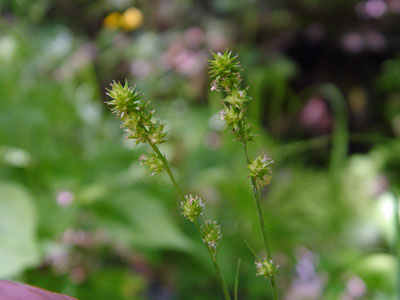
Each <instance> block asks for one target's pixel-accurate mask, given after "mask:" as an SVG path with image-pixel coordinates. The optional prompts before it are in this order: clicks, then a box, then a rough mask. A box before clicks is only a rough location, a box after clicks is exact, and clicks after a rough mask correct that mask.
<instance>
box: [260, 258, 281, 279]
mask: <svg viewBox="0 0 400 300" xmlns="http://www.w3.org/2000/svg"><path fill="white" fill-rule="evenodd" d="M254 263H255V265H256V269H257V273H256V275H257V276H263V277H264V278H269V277H272V276H273V275H274V274H275V272H276V270H277V269H278V268H279V266H275V265H274V263H273V262H272V260H270V261H268V260H267V259H263V260H256V261H255V262H254Z"/></svg>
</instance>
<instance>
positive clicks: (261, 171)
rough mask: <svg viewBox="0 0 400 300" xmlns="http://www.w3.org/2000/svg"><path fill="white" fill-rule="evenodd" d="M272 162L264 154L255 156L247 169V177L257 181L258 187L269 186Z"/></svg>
mask: <svg viewBox="0 0 400 300" xmlns="http://www.w3.org/2000/svg"><path fill="white" fill-rule="evenodd" d="M273 163H274V161H273V160H272V159H271V158H269V157H268V156H267V155H266V154H265V153H263V154H261V155H259V156H257V158H256V159H255V160H253V161H252V162H251V163H250V164H249V165H248V166H247V168H248V169H249V176H250V177H253V178H255V179H256V180H257V182H258V183H259V184H260V185H267V184H270V182H271V178H272V168H271V165H272V164H273Z"/></svg>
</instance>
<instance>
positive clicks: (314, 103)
mask: <svg viewBox="0 0 400 300" xmlns="http://www.w3.org/2000/svg"><path fill="white" fill-rule="evenodd" d="M299 122H300V125H302V126H303V127H304V128H307V129H310V130H312V131H314V132H316V133H322V132H326V131H328V130H329V128H330V125H331V116H330V113H329V110H328V105H327V104H326V102H325V101H324V100H322V99H321V98H317V97H315V98H311V99H310V100H308V101H307V103H306V104H305V105H304V107H303V109H302V111H301V112H300V116H299Z"/></svg>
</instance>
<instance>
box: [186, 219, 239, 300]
mask: <svg viewBox="0 0 400 300" xmlns="http://www.w3.org/2000/svg"><path fill="white" fill-rule="evenodd" d="M194 225H195V226H196V229H197V231H198V232H199V234H200V236H201V229H200V226H199V223H198V222H197V220H195V221H194ZM204 246H205V247H206V249H207V252H208V254H209V255H210V258H211V260H212V262H213V265H214V269H215V272H216V273H217V276H218V279H219V281H220V284H221V288H222V292H223V293H224V297H225V300H231V296H230V295H229V290H228V287H227V285H226V282H225V278H224V276H223V275H222V273H221V269H220V268H219V265H218V261H217V257H216V255H214V254H213V253H212V252H211V251H210V249H209V248H208V247H207V245H206V244H205V243H204Z"/></svg>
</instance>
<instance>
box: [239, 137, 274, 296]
mask: <svg viewBox="0 0 400 300" xmlns="http://www.w3.org/2000/svg"><path fill="white" fill-rule="evenodd" d="M243 150H244V153H245V156H246V161H247V164H250V158H249V152H248V150H247V145H246V143H243ZM251 185H252V187H253V194H254V200H255V203H256V208H257V214H258V220H259V222H260V226H261V232H262V237H263V241H264V247H265V252H266V253H267V259H268V261H270V260H272V253H271V247H270V244H269V241H268V235H267V229H266V227H265V222H264V215H263V211H262V207H261V200H260V192H259V190H258V185H257V182H256V180H255V178H254V177H251ZM270 279H271V286H272V294H273V296H274V300H278V299H279V297H278V289H277V287H276V280H275V275H272V276H271V278H270Z"/></svg>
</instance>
